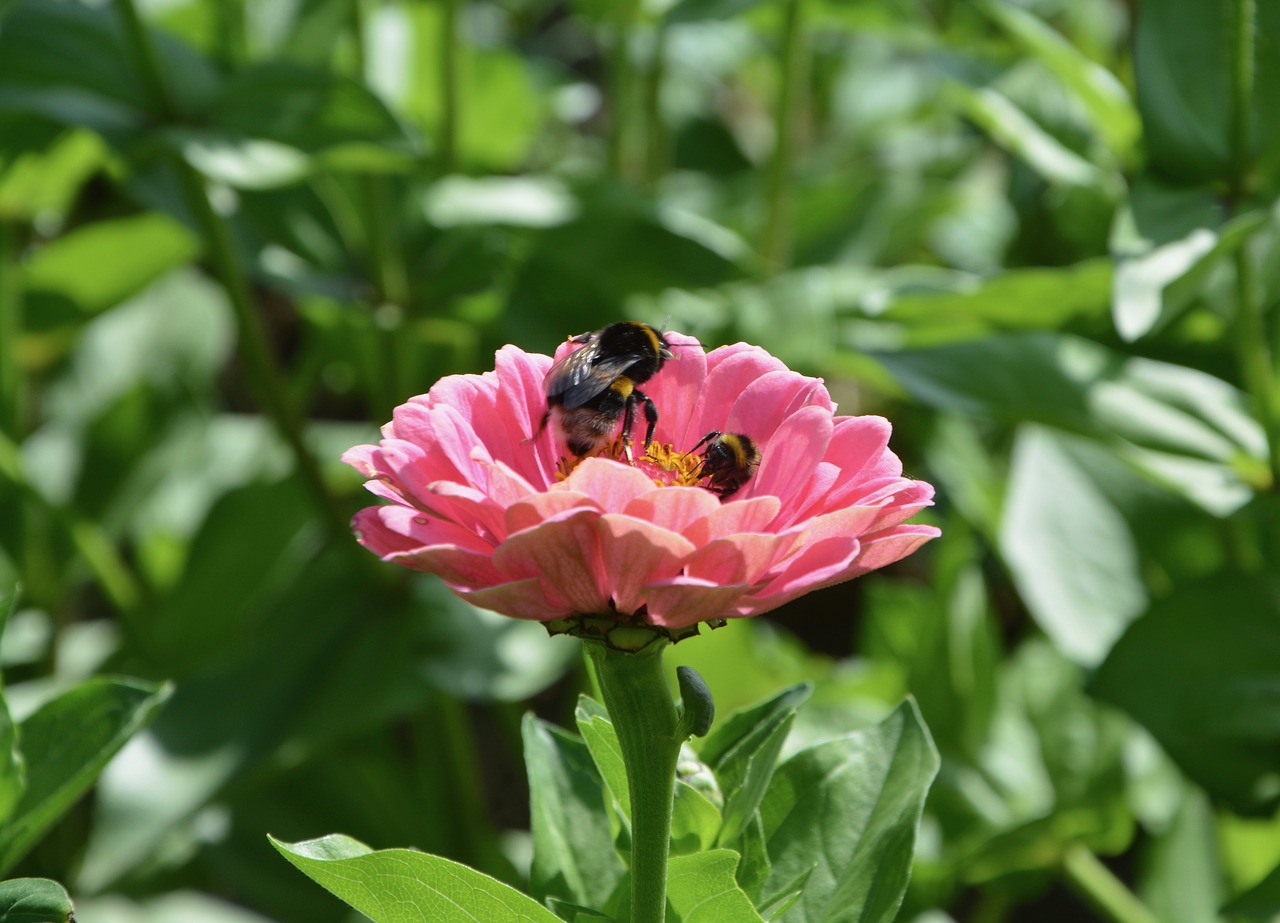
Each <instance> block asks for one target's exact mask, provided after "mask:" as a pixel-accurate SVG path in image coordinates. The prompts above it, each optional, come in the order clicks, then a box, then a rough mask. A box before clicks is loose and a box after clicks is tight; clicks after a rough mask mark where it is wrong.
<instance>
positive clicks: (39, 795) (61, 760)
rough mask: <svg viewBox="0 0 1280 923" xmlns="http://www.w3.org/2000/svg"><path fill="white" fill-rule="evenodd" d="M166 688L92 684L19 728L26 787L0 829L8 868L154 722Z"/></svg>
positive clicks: (0, 854)
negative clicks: (132, 739)
mask: <svg viewBox="0 0 1280 923" xmlns="http://www.w3.org/2000/svg"><path fill="white" fill-rule="evenodd" d="M169 691H170V690H169V688H168V687H164V686H155V685H152V684H148V683H141V682H138V681H135V680H131V681H124V680H109V679H93V680H89V681H87V682H84V683H82V684H80V685H79V686H76V687H75V688H73V689H71V690H69V691H67V692H65V693H63V694H62V695H60V696H58V697H57V698H56V699H54V700H53V701H51V702H49V703H48V704H47V705H45V706H44V707H42V708H41V709H40V710H39V711H37V712H36V713H35V714H33V715H31V716H30V717H29V718H27V719H26V720H25V721H23V722H22V725H21V728H20V730H21V734H22V753H23V756H24V757H25V759H26V762H27V787H26V789H25V790H24V791H23V793H22V796H21V797H20V798H19V799H18V803H17V805H16V806H15V807H14V810H13V814H12V815H11V816H10V818H9V820H8V822H7V823H6V824H5V825H4V826H3V827H2V828H0V870H3V869H8V868H11V867H12V866H13V864H14V863H15V862H16V861H17V860H18V859H19V858H21V857H22V855H23V854H24V853H25V852H26V851H27V850H28V849H30V848H31V846H32V845H34V843H35V842H36V841H37V840H38V839H39V838H40V836H41V835H42V834H43V833H44V832H45V831H46V830H47V829H48V828H49V827H50V826H51V825H52V824H53V822H54V821H56V820H57V819H58V817H60V816H61V815H62V813H63V812H64V811H66V810H67V809H68V808H70V807H71V805H72V804H74V803H75V801H76V799H78V798H79V797H80V796H81V795H82V794H84V792H85V790H87V789H88V788H89V786H90V785H92V784H93V782H94V780H95V779H96V778H97V777H98V774H99V773H100V772H101V771H102V769H103V767H104V766H106V764H107V762H108V761H109V760H110V759H111V758H112V757H113V756H115V754H116V752H117V751H118V750H119V749H120V748H121V747H122V746H124V744H125V742H126V741H128V740H129V738H130V737H132V736H133V735H134V734H136V733H137V732H138V731H139V730H140V729H141V728H143V727H144V726H146V724H147V723H148V722H150V721H151V719H152V718H153V717H154V716H155V713H156V710H157V709H158V708H159V706H160V705H161V704H162V703H163V702H164V700H165V699H167V698H168V697H169Z"/></svg>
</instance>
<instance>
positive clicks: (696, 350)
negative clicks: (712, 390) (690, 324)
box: [640, 333, 707, 450]
mask: <svg viewBox="0 0 1280 923" xmlns="http://www.w3.org/2000/svg"><path fill="white" fill-rule="evenodd" d="M665 336H666V338H667V343H668V344H669V345H670V346H671V354H672V358H671V359H668V360H667V362H666V363H665V364H664V365H663V367H662V371H660V372H659V373H658V374H657V375H655V376H653V378H651V379H650V380H649V381H648V382H647V383H645V384H643V385H641V386H640V387H641V389H642V390H643V391H644V392H645V393H646V394H648V395H649V397H650V398H651V399H652V400H653V402H654V404H655V405H657V408H658V427H657V429H656V430H654V434H653V438H654V439H655V440H657V441H658V442H664V443H671V444H672V445H674V446H675V447H676V448H677V449H678V450H683V449H686V448H688V447H689V446H690V445H691V444H692V443H693V442H696V441H697V440H698V439H699V438H700V437H701V436H702V433H698V435H696V436H695V435H692V434H691V433H689V432H688V429H689V423H690V421H691V419H692V416H693V408H694V405H695V404H696V403H697V400H698V395H699V393H701V391H702V387H703V383H704V382H705V381H706V378H707V354H706V353H705V352H704V351H703V349H702V344H701V343H699V342H698V341H697V340H696V339H695V338H693V337H690V336H685V335H684V334H682V333H668V334H666V335H665ZM640 435H641V437H643V435H644V434H643V433H641V434H640Z"/></svg>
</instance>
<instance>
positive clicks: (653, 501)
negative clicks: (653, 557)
mask: <svg viewBox="0 0 1280 923" xmlns="http://www.w3.org/2000/svg"><path fill="white" fill-rule="evenodd" d="M719 508H720V500H719V499H718V498H717V497H716V496H715V495H714V494H713V493H711V492H710V491H708V490H703V489H702V488H701V487H654V486H653V483H652V482H650V484H649V490H647V491H646V492H645V493H643V494H641V495H640V496H638V497H636V498H635V499H634V500H632V501H631V502H630V503H628V504H627V506H626V509H624V510H623V511H622V512H624V513H626V514H627V515H628V516H634V517H635V518H636V519H643V520H645V521H646V522H651V523H653V524H654V525H655V526H657V527H658V528H660V529H667V530H668V531H671V532H679V533H681V534H683V533H684V532H685V530H686V529H688V528H689V527H690V526H692V524H693V523H695V522H697V521H698V520H699V519H705V518H706V517H708V516H710V515H711V514H712V513H713V512H714V511H715V510H717V509H719Z"/></svg>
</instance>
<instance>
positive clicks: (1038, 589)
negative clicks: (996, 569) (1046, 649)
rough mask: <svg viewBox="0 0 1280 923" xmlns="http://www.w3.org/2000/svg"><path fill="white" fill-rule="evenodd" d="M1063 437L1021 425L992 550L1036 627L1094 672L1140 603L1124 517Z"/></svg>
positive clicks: (1142, 592) (1143, 600)
mask: <svg viewBox="0 0 1280 923" xmlns="http://www.w3.org/2000/svg"><path fill="white" fill-rule="evenodd" d="M1070 445H1071V443H1070V442H1069V441H1068V440H1067V439H1065V438H1064V437H1062V436H1060V435H1057V434H1054V433H1053V432H1051V431H1050V430H1046V429H1043V428H1041V427H1024V428H1023V429H1021V430H1020V431H1019V433H1018V439H1017V442H1016V443H1015V444H1014V450H1013V461H1012V465H1011V471H1010V474H1009V491H1008V497H1007V499H1006V501H1005V509H1004V521H1003V523H1002V524H1001V528H1000V548H1001V553H1002V554H1003V556H1004V559H1005V561H1006V562H1007V563H1008V565H1009V569H1010V570H1011V571H1012V572H1013V578H1014V582H1015V583H1016V584H1017V586H1018V590H1019V592H1020V593H1021V594H1022V598H1023V599H1024V600H1025V602H1026V604H1027V607H1028V608H1029V609H1030V610H1031V613H1032V615H1033V616H1034V617H1035V619H1036V622H1037V624H1039V625H1040V627H1041V628H1042V629H1043V630H1044V631H1045V633H1046V634H1048V635H1049V637H1050V638H1052V639H1053V641H1054V643H1055V644H1056V645H1057V646H1058V648H1059V649H1060V650H1062V652H1063V653H1065V654H1066V655H1067V656H1068V657H1071V658H1072V659H1073V660H1075V661H1076V662H1078V663H1081V664H1085V665H1087V666H1095V665H1097V664H1098V663H1100V662H1101V661H1102V658H1103V657H1105V656H1106V653H1107V651H1108V650H1110V649H1111V645H1112V644H1113V643H1115V641H1116V639H1117V638H1119V637H1120V635H1121V634H1122V633H1123V632H1124V629H1125V626H1126V625H1128V624H1129V622H1131V621H1132V620H1133V619H1135V618H1136V617H1137V616H1138V615H1139V614H1140V613H1141V612H1142V610H1143V609H1144V608H1145V607H1146V604H1147V592H1146V588H1145V586H1144V585H1143V580H1142V574H1141V572H1140V567H1139V563H1140V562H1139V558H1138V550H1137V546H1136V543H1135V542H1134V538H1133V534H1132V532H1131V531H1130V529H1129V526H1128V524H1127V523H1126V522H1125V519H1124V516H1123V515H1121V513H1120V511H1119V510H1117V509H1116V507H1115V505H1114V504H1113V503H1112V502H1111V501H1110V499H1109V498H1108V497H1107V496H1106V494H1105V493H1104V492H1103V491H1102V489H1101V488H1100V487H1099V486H1098V484H1097V482H1096V481H1095V480H1094V479H1093V478H1092V477H1091V475H1090V472H1089V470H1088V469H1087V468H1086V467H1085V466H1084V465H1082V464H1081V461H1080V460H1079V458H1078V457H1077V455H1076V454H1074V453H1072V452H1071V451H1070Z"/></svg>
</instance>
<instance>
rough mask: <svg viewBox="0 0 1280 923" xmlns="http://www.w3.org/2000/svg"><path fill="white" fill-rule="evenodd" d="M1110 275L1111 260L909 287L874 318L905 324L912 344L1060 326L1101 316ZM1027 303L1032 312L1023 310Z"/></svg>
mask: <svg viewBox="0 0 1280 923" xmlns="http://www.w3.org/2000/svg"><path fill="white" fill-rule="evenodd" d="M1113 275H1114V267H1113V264H1112V261H1111V260H1110V259H1097V260H1089V261H1087V262H1084V263H1077V264H1076V265H1074V266H1066V267H1061V268H1057V267H1055V268H1040V267H1036V268H1034V269H1012V270H1009V271H1007V272H1002V273H1000V274H999V275H997V276H994V277H992V278H990V279H984V280H983V281H982V282H981V283H974V282H973V280H972V279H969V280H966V281H967V284H966V285H965V286H963V287H961V288H960V289H959V290H958V291H953V292H947V291H944V292H921V291H912V290H911V289H908V290H906V291H905V292H903V293H900V294H895V295H893V296H892V299H891V300H890V302H889V306H888V308H886V309H885V310H884V311H883V312H881V313H879V314H877V315H876V318H877V319H878V320H883V321H889V322H894V323H900V324H902V325H904V326H905V327H906V328H907V329H906V331H905V333H906V336H907V337H908V339H909V340H910V342H913V343H914V342H915V341H917V340H925V339H927V340H928V342H929V343H930V344H937V343H940V342H944V341H945V340H957V339H973V338H974V337H975V336H977V335H980V334H982V333H985V332H988V331H999V330H1018V329H1038V330H1058V329H1061V327H1062V326H1063V325H1064V324H1067V323H1069V322H1071V321H1073V320H1077V319H1080V318H1088V317H1100V316H1104V315H1105V313H1106V310H1107V306H1108V304H1109V303H1110V300H1111V287H1112V277H1113ZM1029 305H1034V306H1035V310H1034V311H1029V310H1027V308H1028V306H1029ZM944 338H945V340H944ZM922 345H924V344H922Z"/></svg>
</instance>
